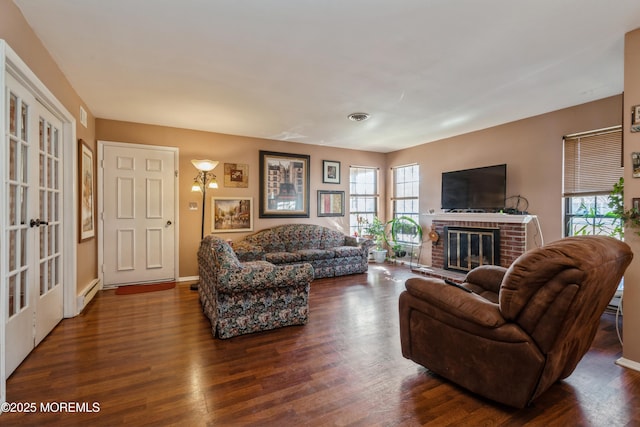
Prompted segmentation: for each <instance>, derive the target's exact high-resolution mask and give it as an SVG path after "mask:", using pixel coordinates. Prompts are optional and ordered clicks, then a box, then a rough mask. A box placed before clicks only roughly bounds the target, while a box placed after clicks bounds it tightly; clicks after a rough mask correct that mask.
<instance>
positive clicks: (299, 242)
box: [279, 224, 324, 252]
mask: <svg viewBox="0 0 640 427" xmlns="http://www.w3.org/2000/svg"><path fill="white" fill-rule="evenodd" d="M323 231H324V227H322V226H319V225H314V224H291V225H287V226H284V227H280V233H279V234H280V237H281V239H282V241H283V242H285V246H286V250H287V251H289V252H295V251H298V250H301V249H320V248H322V243H323V242H322V236H323V234H324V233H323Z"/></svg>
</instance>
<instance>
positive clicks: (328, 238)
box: [320, 228, 355, 249]
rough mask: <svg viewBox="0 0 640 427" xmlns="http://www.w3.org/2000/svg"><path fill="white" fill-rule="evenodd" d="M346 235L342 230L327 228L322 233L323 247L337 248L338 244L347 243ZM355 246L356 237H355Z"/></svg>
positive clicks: (321, 244)
mask: <svg viewBox="0 0 640 427" xmlns="http://www.w3.org/2000/svg"><path fill="white" fill-rule="evenodd" d="M345 237H346V236H345V235H344V234H342V233H341V232H340V231H337V230H331V229H330V228H325V229H324V230H323V233H322V240H321V243H320V248H321V249H330V248H335V247H337V246H344V245H345ZM354 246H355V239H354Z"/></svg>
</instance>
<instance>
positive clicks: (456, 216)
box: [424, 212, 535, 224]
mask: <svg viewBox="0 0 640 427" xmlns="http://www.w3.org/2000/svg"><path fill="white" fill-rule="evenodd" d="M424 215H425V216H427V217H428V218H430V219H431V220H437V221H447V222H449V221H452V222H453V221H456V222H458V221H461V222H467V221H473V222H495V223H505V224H528V223H530V222H531V221H533V219H534V218H535V215H509V214H504V213H476V212H446V213H437V214H424Z"/></svg>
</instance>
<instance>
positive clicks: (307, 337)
mask: <svg viewBox="0 0 640 427" xmlns="http://www.w3.org/2000/svg"><path fill="white" fill-rule="evenodd" d="M411 275H412V273H410V272H409V271H408V269H407V267H395V266H390V265H379V264H372V265H371V266H370V270H369V273H368V274H360V275H354V276H348V277H343V278H338V279H321V280H316V281H314V282H313V284H312V287H311V299H310V306H311V312H310V321H309V323H308V324H307V325H305V326H295V327H288V328H283V329H278V330H274V331H269V332H263V333H258V334H252V335H244V336H240V337H236V338H232V339H229V340H218V339H214V338H213V337H212V335H211V329H210V325H209V322H208V320H207V319H206V318H205V317H204V315H203V314H202V311H201V308H200V304H199V301H198V297H197V292H193V291H190V290H189V286H188V284H179V285H178V286H177V287H176V288H175V289H171V290H166V291H161V292H154V293H144V294H135V295H115V292H114V291H103V292H101V293H100V294H99V296H98V297H97V299H95V300H94V302H92V303H91V305H90V306H89V307H88V309H87V310H85V312H84V313H83V314H82V315H80V316H78V317H76V318H73V319H66V320H63V321H62V322H61V323H60V324H59V325H58V326H57V327H56V328H55V330H54V331H53V332H52V333H51V334H50V335H49V336H48V337H47V338H46V339H45V340H44V341H43V342H42V343H41V344H40V346H39V347H38V348H36V349H35V350H34V351H33V352H32V353H31V355H29V357H28V358H27V359H26V360H25V362H24V363H23V364H22V365H21V366H20V367H19V368H18V369H17V370H16V372H14V374H13V375H12V376H11V377H10V378H9V380H8V382H7V397H8V400H9V401H10V402H33V403H35V404H36V405H37V407H38V409H40V405H41V404H42V403H46V402H56V403H62V402H79V403H80V404H81V405H82V404H87V406H88V407H89V408H92V409H97V408H94V407H93V404H94V403H96V404H97V405H99V412H75V413H73V412H64V413H60V412H59V413H27V414H15V413H5V414H2V415H0V425H46V424H49V425H57V426H67V425H73V426H75V425H83V426H88V425H91V426H96V425H109V426H116V425H125V424H126V425H130V426H138V425H151V426H161V425H186V426H200V425H221V426H236V425H237V426H244V425H256V426H272V425H273V426H285V425H286V426H289V425H294V426H302V425H312V426H315V425H329V426H331V425H340V426H344V425H356V426H398V425H401V426H417V425H436V426H441V425H452V426H502V425H505V426H523V425H532V426H538V425H544V426H550V425H558V426H574V425H582V426H631V425H640V409H639V408H640V373H639V372H635V371H632V370H628V369H624V368H621V367H619V366H617V365H615V364H614V361H615V360H616V359H617V358H618V357H620V355H621V346H620V344H619V343H618V340H617V336H616V331H615V316H614V315H613V314H605V315H603V317H602V322H601V327H600V330H599V332H598V335H597V336H596V340H595V342H594V345H593V347H592V349H591V350H590V351H589V353H588V354H587V355H586V357H585V358H584V359H583V360H582V362H581V363H580V364H579V365H578V368H577V369H576V371H575V372H574V373H573V375H571V376H570V377H569V378H568V379H567V380H565V381H563V382H560V383H558V384H556V385H554V386H553V387H552V388H551V389H550V390H549V391H548V392H547V393H546V394H544V395H543V396H541V397H540V398H539V399H538V400H536V401H535V402H534V404H533V405H532V406H531V407H528V408H526V409H521V410H518V409H513V408H508V407H504V406H500V405H498V404H495V403H492V402H490V401H487V400H484V399H482V398H479V397H477V396H475V395H472V394H470V393H468V392H466V391H464V390H462V389H460V388H458V387H456V386H454V385H452V384H451V383H448V382H447V381H445V380H443V379H441V378H439V377H438V376H436V375H433V374H431V373H430V372H429V371H428V370H426V369H425V368H423V367H421V366H419V365H417V364H415V363H413V362H411V361H409V360H406V359H404V358H403V357H402V355H401V353H400V341H399V333H398V307H397V306H398V296H399V294H400V292H401V291H402V290H403V289H404V281H405V280H406V278H407V277H409V276H411ZM514 381H517V378H514ZM58 408H60V405H54V406H51V407H50V409H58ZM75 409H83V408H82V406H80V407H75Z"/></svg>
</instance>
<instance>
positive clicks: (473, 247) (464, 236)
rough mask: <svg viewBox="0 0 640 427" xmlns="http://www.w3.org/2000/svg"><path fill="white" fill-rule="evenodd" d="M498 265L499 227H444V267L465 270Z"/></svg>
mask: <svg viewBox="0 0 640 427" xmlns="http://www.w3.org/2000/svg"><path fill="white" fill-rule="evenodd" d="M481 265H500V229H499V228H478V227H454V226H447V227H444V268H445V269H447V270H457V271H463V272H467V271H470V270H472V269H474V268H476V267H478V266H481Z"/></svg>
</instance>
